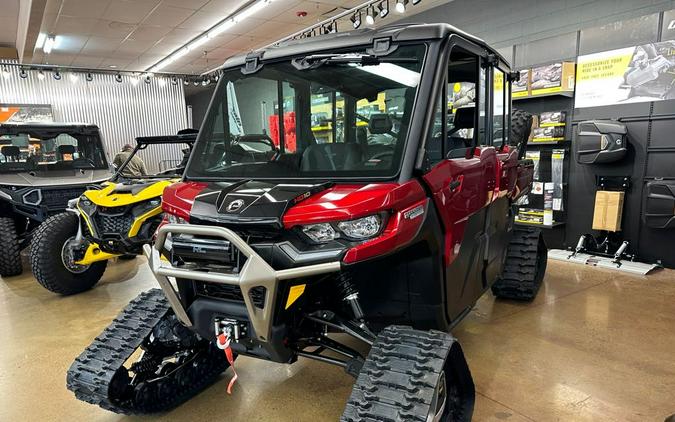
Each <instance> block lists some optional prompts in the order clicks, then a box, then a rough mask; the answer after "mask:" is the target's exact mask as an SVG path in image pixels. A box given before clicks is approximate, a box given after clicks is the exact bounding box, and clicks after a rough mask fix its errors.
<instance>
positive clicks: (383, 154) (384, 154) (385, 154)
mask: <svg viewBox="0 0 675 422" xmlns="http://www.w3.org/2000/svg"><path fill="white" fill-rule="evenodd" d="M385 157H391V158H393V157H394V151H382V152H378V153H377V154H375V155H373V156H372V157H370V158H368V161H370V160H381V161H382V159H383V158H385Z"/></svg>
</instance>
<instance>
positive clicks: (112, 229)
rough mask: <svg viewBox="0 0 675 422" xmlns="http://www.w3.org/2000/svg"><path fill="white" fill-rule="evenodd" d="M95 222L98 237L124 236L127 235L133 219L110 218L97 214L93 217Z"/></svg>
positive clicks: (122, 216)
mask: <svg viewBox="0 0 675 422" xmlns="http://www.w3.org/2000/svg"><path fill="white" fill-rule="evenodd" d="M95 220H96V228H97V229H98V231H99V234H100V235H104V234H120V235H126V234H127V233H129V229H130V228H131V225H132V224H133V222H134V218H133V217H132V216H131V215H117V216H110V215H102V214H99V215H97V216H96V217H95Z"/></svg>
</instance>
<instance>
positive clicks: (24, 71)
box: [19, 67, 28, 79]
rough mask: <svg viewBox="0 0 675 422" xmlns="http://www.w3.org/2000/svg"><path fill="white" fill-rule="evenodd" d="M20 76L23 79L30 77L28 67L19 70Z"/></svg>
mask: <svg viewBox="0 0 675 422" xmlns="http://www.w3.org/2000/svg"><path fill="white" fill-rule="evenodd" d="M19 76H20V77H21V79H26V78H27V77H28V73H26V69H24V68H23V67H22V68H21V70H20V71H19Z"/></svg>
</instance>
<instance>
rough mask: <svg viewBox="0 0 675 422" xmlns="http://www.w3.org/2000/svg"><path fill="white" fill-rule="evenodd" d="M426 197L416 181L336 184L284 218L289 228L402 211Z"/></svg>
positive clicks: (293, 208) (285, 224)
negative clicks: (387, 211) (377, 213)
mask: <svg viewBox="0 0 675 422" xmlns="http://www.w3.org/2000/svg"><path fill="white" fill-rule="evenodd" d="M424 198H425V194H424V189H423V188H422V186H420V184H419V183H418V182H417V181H416V180H411V181H409V182H406V183H404V184H398V183H371V184H368V185H335V186H333V187H331V188H329V189H326V190H324V191H321V192H319V193H317V194H315V195H312V196H311V197H309V198H307V199H305V200H304V201H302V202H300V203H299V204H297V205H295V206H293V207H292V208H290V209H289V210H288V211H287V212H286V214H285V215H284V217H283V222H284V226H285V227H287V228H290V227H293V226H295V225H297V224H308V223H318V222H326V221H337V220H352V219H354V218H359V217H364V216H366V215H371V214H374V213H376V212H380V211H386V210H401V209H403V208H406V207H408V206H410V205H412V204H413V203H415V202H417V201H420V200H421V199H424Z"/></svg>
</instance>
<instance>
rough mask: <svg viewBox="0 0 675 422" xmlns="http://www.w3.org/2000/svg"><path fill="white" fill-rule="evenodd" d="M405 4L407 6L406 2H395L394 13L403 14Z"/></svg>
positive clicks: (400, 0) (399, 0) (401, 0)
mask: <svg viewBox="0 0 675 422" xmlns="http://www.w3.org/2000/svg"><path fill="white" fill-rule="evenodd" d="M406 4H408V0H396V11H397V12H398V13H405V5H406Z"/></svg>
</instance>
